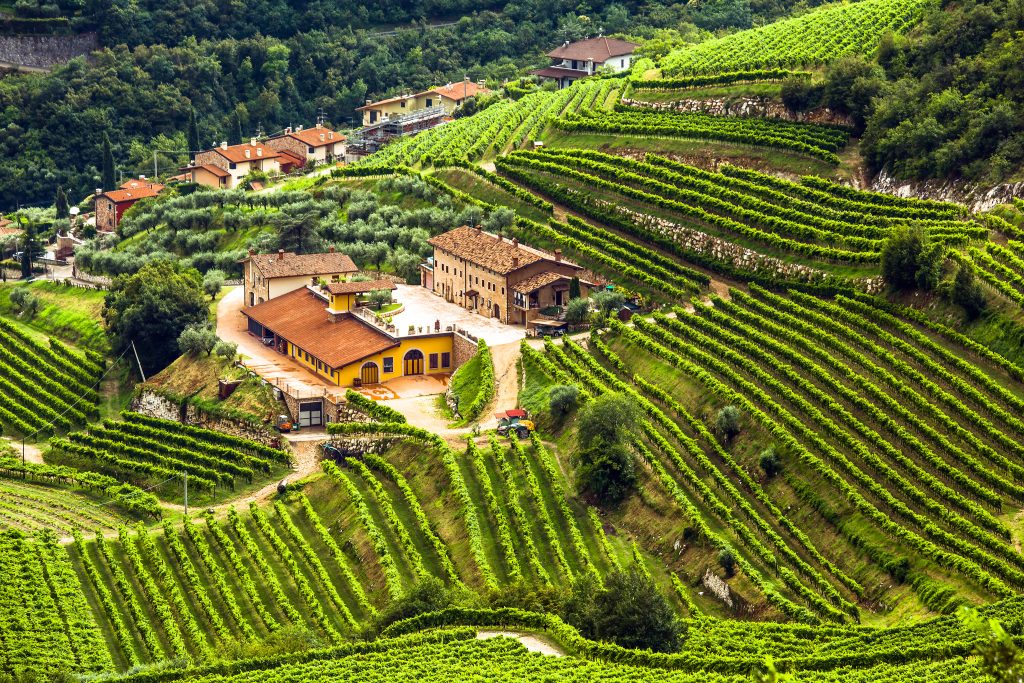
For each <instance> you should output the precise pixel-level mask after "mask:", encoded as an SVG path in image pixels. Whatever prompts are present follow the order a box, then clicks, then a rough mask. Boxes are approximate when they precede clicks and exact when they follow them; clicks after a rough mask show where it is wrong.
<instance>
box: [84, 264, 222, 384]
mask: <svg viewBox="0 0 1024 683" xmlns="http://www.w3.org/2000/svg"><path fill="white" fill-rule="evenodd" d="M208 317H209V311H208V308H207V303H206V300H205V297H204V295H203V291H202V279H201V277H200V275H199V273H198V272H196V271H195V270H185V269H181V268H178V267H176V266H175V265H174V264H172V263H171V262H169V261H155V262H153V263H148V264H146V265H145V266H143V267H142V268H140V269H139V271H138V272H137V273H135V274H134V275H123V276H120V277H117V278H115V279H114V284H113V285H112V286H111V288H110V291H109V293H108V294H107V298H106V302H105V303H104V307H103V319H104V320H105V321H106V323H107V333H108V335H109V336H110V341H111V346H112V348H113V350H114V352H115V353H117V354H121V353H124V352H126V351H128V350H129V347H130V346H131V345H132V343H133V342H134V344H135V350H136V352H137V353H138V354H139V360H140V361H141V363H142V368H143V371H144V372H145V373H146V375H147V376H149V375H151V374H153V373H155V372H156V371H159V370H162V369H163V368H165V367H167V366H168V365H169V364H170V363H171V361H172V360H174V359H175V358H176V357H177V355H178V337H179V336H180V335H181V333H182V332H183V331H184V330H185V328H186V327H188V326H189V325H193V324H206V321H207V318H208ZM212 347H213V345H212V344H211V345H210V348H212Z"/></svg>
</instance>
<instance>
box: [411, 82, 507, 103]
mask: <svg viewBox="0 0 1024 683" xmlns="http://www.w3.org/2000/svg"><path fill="white" fill-rule="evenodd" d="M431 92H436V93H437V94H438V95H441V96H442V97H447V98H448V99H449V100H455V101H456V102H459V101H461V100H463V99H465V98H467V97H476V96H477V95H479V94H484V93H489V92H490V90H488V89H487V88H484V87H483V86H481V85H478V84H477V83H474V82H473V81H460V82H458V83H449V84H448V85H439V86H437V87H436V88H431V89H430V90H427V91H426V92H422V93H420V94H421V95H426V94H427V93H431Z"/></svg>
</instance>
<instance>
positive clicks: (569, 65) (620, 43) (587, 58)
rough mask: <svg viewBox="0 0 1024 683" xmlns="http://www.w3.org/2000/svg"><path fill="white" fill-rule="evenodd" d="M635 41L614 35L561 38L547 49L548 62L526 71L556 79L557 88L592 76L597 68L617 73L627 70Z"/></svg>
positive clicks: (634, 48)
mask: <svg viewBox="0 0 1024 683" xmlns="http://www.w3.org/2000/svg"><path fill="white" fill-rule="evenodd" d="M637 47H639V46H638V45H637V44H636V43H631V42H629V41H628V40H619V39H617V38H606V37H604V36H599V37H597V38H588V39H587V40H578V41H576V42H575V43H570V42H569V41H565V42H564V43H563V44H562V45H561V46H559V47H557V48H555V49H554V50H552V51H551V52H549V53H548V55H547V56H548V57H550V58H551V60H552V62H551V66H547V67H544V68H543V69H534V70H533V71H531V72H530V73H531V74H533V75H534V76H539V77H541V78H550V79H552V80H554V81H557V82H558V87H559V88H566V87H568V86H569V85H570V84H572V83H573V82H575V81H578V80H579V79H581V78H586V77H588V76H593V75H594V74H595V73H597V71H598V70H600V69H603V70H604V71H610V72H612V73H618V72H620V71H629V69H630V68H631V67H632V65H633V52H634V51H635V50H636V48H637Z"/></svg>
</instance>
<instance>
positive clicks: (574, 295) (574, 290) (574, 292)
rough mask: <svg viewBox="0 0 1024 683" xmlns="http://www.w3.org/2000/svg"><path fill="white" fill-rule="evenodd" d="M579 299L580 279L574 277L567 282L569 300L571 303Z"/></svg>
mask: <svg viewBox="0 0 1024 683" xmlns="http://www.w3.org/2000/svg"><path fill="white" fill-rule="evenodd" d="M579 298H580V279H579V278H578V277H576V276H573V278H572V279H571V280H569V300H570V301H571V300H573V299H579Z"/></svg>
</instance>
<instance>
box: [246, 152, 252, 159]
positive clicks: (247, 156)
mask: <svg viewBox="0 0 1024 683" xmlns="http://www.w3.org/2000/svg"><path fill="white" fill-rule="evenodd" d="M251 156H252V155H251V154H250V153H249V150H245V158H246V159H248V158H249V157H251Z"/></svg>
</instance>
